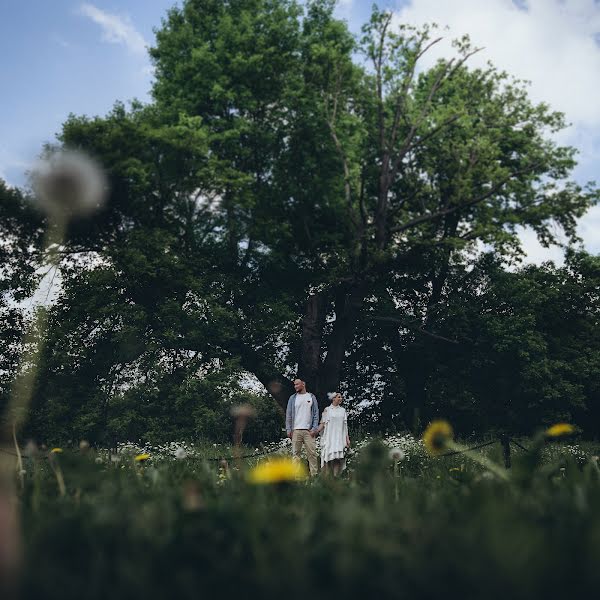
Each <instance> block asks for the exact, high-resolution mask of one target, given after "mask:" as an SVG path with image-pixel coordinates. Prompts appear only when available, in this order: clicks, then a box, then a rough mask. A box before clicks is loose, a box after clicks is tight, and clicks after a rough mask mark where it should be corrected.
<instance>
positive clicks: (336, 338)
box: [316, 285, 365, 410]
mask: <svg viewBox="0 0 600 600" xmlns="http://www.w3.org/2000/svg"><path fill="white" fill-rule="evenodd" d="M364 294H365V291H364V287H363V286H362V285H355V286H353V287H352V288H350V289H349V290H347V289H346V290H341V291H340V292H339V294H338V296H337V298H336V300H335V315H336V319H335V323H334V326H333V331H332V332H331V335H330V336H329V339H328V340H327V355H326V357H325V360H324V361H323V364H322V365H321V368H320V370H319V375H318V379H317V388H316V389H317V392H316V395H317V399H318V401H319V407H320V408H321V410H322V409H323V408H324V407H325V406H326V402H327V393H328V392H335V391H337V390H338V389H339V385H340V379H341V373H342V366H343V364H344V359H345V358H346V351H347V349H348V347H349V346H350V344H351V343H352V339H353V337H354V330H355V328H356V323H357V321H358V316H359V313H360V309H361V307H362V305H363V301H364Z"/></svg>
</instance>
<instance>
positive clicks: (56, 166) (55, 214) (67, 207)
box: [32, 150, 107, 223]
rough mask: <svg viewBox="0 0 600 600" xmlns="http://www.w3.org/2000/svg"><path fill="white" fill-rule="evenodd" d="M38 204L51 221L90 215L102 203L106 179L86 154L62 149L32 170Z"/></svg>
mask: <svg viewBox="0 0 600 600" xmlns="http://www.w3.org/2000/svg"><path fill="white" fill-rule="evenodd" d="M32 182H33V189H34V191H35V193H36V198H37V201H38V204H39V207H40V208H41V209H42V210H43V211H44V212H45V213H46V214H47V215H48V217H49V218H50V219H51V220H52V221H53V222H54V223H61V222H65V221H68V220H69V219H71V218H74V217H83V216H86V215H90V214H91V213H93V212H94V211H96V210H98V209H99V208H100V207H101V206H102V204H103V203H104V199H105V197H106V192H107V181H106V176H105V175H104V172H103V170H102V169H101V168H100V166H99V165H98V164H97V163H96V162H95V161H93V160H92V159H91V158H90V157H89V156H87V155H86V154H83V153H82V152H76V151H73V150H61V151H57V152H54V153H52V154H51V155H50V156H49V157H47V158H46V159H45V160H42V161H41V162H40V163H39V164H38V165H37V166H36V168H35V169H34V171H33V174H32Z"/></svg>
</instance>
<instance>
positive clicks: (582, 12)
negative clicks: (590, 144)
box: [396, 0, 600, 128]
mask: <svg viewBox="0 0 600 600" xmlns="http://www.w3.org/2000/svg"><path fill="white" fill-rule="evenodd" d="M519 4H522V2H519ZM396 19H397V21H398V22H403V23H412V24H419V25H420V24H423V23H431V22H435V23H438V24H439V25H440V26H448V27H449V32H448V35H447V36H446V39H445V40H444V42H443V43H441V44H439V45H438V46H437V47H436V49H435V51H432V52H431V55H430V57H429V59H428V60H429V61H430V63H431V62H432V61H433V60H434V59H437V58H438V57H439V56H440V55H446V56H448V55H449V54H450V53H451V49H450V40H451V39H452V38H456V37H458V36H460V35H462V34H465V33H468V34H469V35H470V36H471V39H472V41H473V43H474V44H475V45H476V46H483V47H484V48H485V49H484V51H482V52H480V53H479V54H478V55H476V56H474V57H472V58H471V59H470V64H471V65H473V66H485V64H486V62H487V61H488V60H491V61H492V62H493V63H494V64H495V65H496V66H497V67H499V68H501V69H505V70H506V71H508V72H509V73H510V74H512V75H515V76H516V77H519V78H522V79H527V80H530V81H531V88H530V93H531V97H532V99H533V100H535V101H546V102H549V103H550V105H551V106H552V107H553V108H555V109H557V110H561V111H563V112H565V114H566V115H567V118H568V119H569V120H571V121H572V122H573V124H574V125H576V126H583V127H594V128H600V103H598V102H595V101H594V98H595V97H596V90H598V89H599V87H600V46H599V45H598V43H597V42H596V39H595V36H596V34H597V33H598V32H600V9H599V8H598V5H597V3H596V2H595V1H594V0H529V1H528V2H527V9H526V10H523V9H520V8H518V7H517V6H516V4H515V2H513V0H485V2H482V1H481V0H446V1H444V2H440V1H439V0H412V2H411V3H410V4H409V5H405V6H401V7H400V8H399V9H398V10H397V12H396Z"/></svg>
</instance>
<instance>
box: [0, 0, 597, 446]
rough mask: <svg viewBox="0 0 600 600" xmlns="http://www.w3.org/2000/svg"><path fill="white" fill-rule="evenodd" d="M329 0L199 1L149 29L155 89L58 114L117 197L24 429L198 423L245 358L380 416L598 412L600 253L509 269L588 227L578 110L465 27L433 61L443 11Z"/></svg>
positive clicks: (97, 224) (79, 228) (278, 385)
mask: <svg viewBox="0 0 600 600" xmlns="http://www.w3.org/2000/svg"><path fill="white" fill-rule="evenodd" d="M333 8H334V2H332V1H329V0H313V1H309V2H307V3H306V4H304V5H302V4H300V3H297V2H294V1H291V0H228V1H223V0H185V1H184V2H183V3H182V5H181V7H175V8H173V9H171V10H170V11H169V12H168V14H167V16H166V18H165V20H164V21H163V24H162V26H161V27H160V28H159V29H158V30H157V32H156V43H155V45H154V47H153V48H151V50H150V55H151V57H152V59H153V61H154V65H155V69H156V76H155V82H154V85H153V90H152V93H153V100H152V102H150V103H148V104H145V105H142V104H140V103H137V102H134V103H132V105H131V106H130V107H129V108H126V107H125V106H124V105H123V104H116V105H115V107H114V109H113V110H112V112H110V113H109V114H108V115H106V116H104V117H94V118H90V117H85V116H74V115H73V116H71V117H69V119H68V120H67V121H66V122H65V123H64V126H63V130H62V133H61V134H60V136H59V140H58V141H59V144H61V145H65V146H69V147H77V148H81V149H83V150H86V151H88V152H89V153H91V154H92V155H94V156H95V157H97V158H98V159H99V160H100V161H101V162H102V164H103V165H104V166H105V168H106V170H107V173H108V175H109V177H110V182H111V195H110V201H109V203H108V204H107V206H106V208H105V209H104V210H103V212H102V213H101V214H100V215H99V216H98V217H96V218H94V219H93V220H92V219H90V220H87V221H81V222H78V223H77V224H76V225H74V226H73V227H71V229H70V230H69V236H68V241H67V243H66V246H65V248H64V257H65V258H64V261H63V265H62V275H63V281H64V284H63V290H62V293H61V296H60V298H59V300H58V302H57V303H56V305H55V306H54V307H53V308H52V309H51V322H52V323H53V327H52V329H51V330H50V332H49V334H48V335H49V340H48V344H47V349H46V354H45V369H46V370H45V372H44V376H43V377H42V378H41V380H40V385H39V389H38V391H37V395H36V408H35V411H34V417H33V419H32V425H31V428H32V431H33V432H35V431H38V432H39V431H42V430H44V426H43V423H48V422H53V423H57V422H60V423H62V424H63V425H64V427H63V429H61V432H63V433H64V434H65V435H66V434H67V433H66V432H68V431H74V430H76V431H77V433H78V434H81V435H84V434H85V435H86V436H87V437H94V436H95V437H96V438H98V439H101V438H105V437H106V436H109V437H110V436H112V437H113V438H114V437H115V436H117V437H118V436H127V435H129V436H131V435H136V436H143V435H146V434H148V432H150V431H152V432H156V431H158V430H159V429H160V426H158V425H157V423H164V422H165V419H167V420H168V422H169V423H170V425H169V427H172V429H171V431H174V430H176V429H177V428H181V429H180V430H185V431H186V434H189V435H199V432H200V431H204V430H203V429H202V427H205V425H203V426H200V425H199V424H200V423H201V421H202V417H201V416H198V415H200V414H201V413H202V411H206V410H209V409H208V408H207V406H208V407H210V406H213V407H214V406H216V405H214V404H212V405H211V402H213V400H211V398H215V397H216V396H215V394H217V395H218V393H221V392H222V390H223V389H224V388H223V386H224V385H225V387H226V388H227V389H229V390H230V392H231V393H229V396H230V397H233V396H235V394H239V393H242V392H241V391H240V390H239V387H236V386H237V384H235V381H236V377H237V375H236V374H239V373H242V372H247V373H251V374H252V375H254V376H255V377H256V379H257V380H258V381H260V382H261V383H262V385H263V386H264V388H265V389H266V390H267V391H268V392H269V394H270V395H271V396H273V397H274V398H275V400H276V401H277V403H278V404H279V405H280V406H284V405H285V402H286V401H287V398H288V396H289V394H290V393H291V392H292V391H293V390H292V387H291V382H290V378H291V377H292V376H294V375H295V374H299V376H300V377H302V378H303V379H305V380H306V381H307V383H308V387H309V388H310V389H312V390H314V391H315V392H316V393H317V396H318V398H319V400H320V402H321V403H323V402H324V401H325V398H326V393H327V392H329V391H333V390H336V389H340V388H341V389H343V390H344V391H346V392H347V394H348V395H349V396H350V397H353V398H355V400H356V401H357V402H358V401H360V400H364V399H369V400H371V401H374V402H375V403H374V407H371V408H370V409H369V411H371V414H373V415H377V417H378V419H379V420H380V422H381V423H382V424H384V425H385V426H387V425H390V424H391V423H393V422H398V423H399V425H398V426H413V425H414V426H416V427H418V423H419V421H420V420H421V419H423V418H427V417H428V416H430V415H433V414H436V413H437V412H448V411H451V412H453V413H454V414H456V415H462V417H461V418H462V419H463V421H464V423H465V426H467V424H468V426H472V427H474V428H475V427H480V428H481V427H485V428H489V427H505V428H509V427H512V428H513V429H515V428H517V429H526V428H528V427H533V426H534V424H535V423H536V422H537V421H539V420H540V419H543V418H550V416H560V415H564V416H565V417H566V416H567V414H569V415H575V414H577V415H583V414H589V411H597V403H598V389H597V385H596V384H595V383H594V381H593V379H594V378H593V377H590V374H591V373H594V372H595V373H597V371H598V361H599V354H598V347H597V342H596V341H595V340H594V336H593V334H592V332H593V330H594V327H597V318H598V298H597V293H594V289H596V290H597V287H596V288H594V286H597V285H598V270H599V265H598V261H597V259H596V258H594V257H589V256H585V255H581V254H572V255H571V259H570V262H568V263H567V265H566V266H565V267H564V268H556V267H552V266H545V267H540V268H538V267H529V268H526V269H524V270H521V271H517V272H507V271H505V269H504V267H503V265H505V264H506V263H507V262H511V261H512V262H514V260H515V259H516V258H518V256H519V254H520V253H521V247H520V240H519V236H518V233H519V231H520V228H522V227H530V228H533V230H535V232H536V233H537V235H538V238H539V240H540V241H541V242H542V243H543V244H546V245H547V244H550V243H552V242H556V241H557V239H558V238H557V232H558V231H561V232H562V233H563V234H564V235H565V236H566V239H567V240H568V241H569V242H575V241H577V237H576V220H577V218H578V217H580V216H581V215H583V214H584V212H585V211H586V210H587V209H588V208H589V207H590V206H591V205H592V204H593V203H594V202H596V200H597V190H596V189H595V188H594V187H593V186H591V185H590V186H587V187H582V186H581V185H578V184H577V183H576V182H574V181H573V180H572V179H571V178H570V174H571V172H572V170H573V167H574V166H575V150H574V149H573V148H570V147H564V146H561V145H560V144H558V143H557V142H556V141H555V138H554V137H553V134H554V133H556V132H558V131H560V130H561V129H563V128H564V127H566V122H565V119H564V116H563V115H562V114H560V113H557V112H554V111H552V110H551V108H550V107H549V106H547V105H546V104H534V103H533V102H532V101H531V100H530V99H529V97H528V95H527V90H526V87H525V86H524V84H522V83H520V82H519V81H515V80H514V79H512V78H511V77H510V76H509V75H508V74H506V73H503V72H500V71H498V70H497V69H496V68H494V67H493V66H489V67H487V68H485V69H480V68H478V69H476V68H471V67H470V64H469V59H470V57H471V56H472V55H473V54H474V53H476V52H478V51H479V50H478V49H477V48H474V47H473V46H472V45H471V43H470V41H469V40H468V38H463V39H460V40H457V41H456V42H455V44H454V55H453V56H450V57H447V58H445V59H443V60H440V61H438V62H437V63H436V64H435V65H434V66H433V67H432V68H429V69H426V68H423V67H422V66H421V62H422V58H423V56H424V55H425V54H426V53H427V52H428V51H430V50H431V48H432V47H433V46H434V45H435V44H437V43H438V42H439V40H440V38H439V37H438V33H437V30H436V28H435V27H433V26H424V27H423V28H420V29H415V28H411V27H408V26H404V25H398V24H396V23H395V22H394V20H393V18H392V15H391V14H390V13H388V12H384V11H380V10H378V9H377V8H374V10H373V14H372V17H371V19H370V21H369V22H368V23H366V24H365V26H364V27H363V30H362V35H361V36H359V37H358V38H357V37H355V36H353V35H352V34H351V33H350V32H349V30H348V28H347V25H346V23H345V22H343V21H340V20H338V19H336V18H335V17H334V15H333ZM0 192H2V206H3V208H2V210H5V208H4V206H6V207H8V208H7V209H6V210H8V209H9V208H10V206H11V203H12V204H15V202H16V204H15V206H19V207H21V206H23V202H22V198H20V196H18V192H9V191H7V190H6V189H5V188H2V189H0ZM11 194H12V195H11ZM14 194H17V196H16V197H17V200H18V202H17V201H14V199H11V198H13V195H14ZM19 210H22V209H21V208H20V209H19ZM11 218H12V217H11ZM21 222H23V223H29V225H19V227H25V228H27V227H28V229H26V230H23V231H21V230H17V229H14V228H13V229H12V233H18V238H19V239H20V240H22V241H21V242H20V243H21V244H29V245H34V246H35V245H37V247H39V241H40V233H39V232H40V223H39V222H36V221H35V218H34V217H27V218H25V217H24V216H22V218H20V219H19V223H21ZM34 225H35V226H34ZM482 248H484V249H485V250H486V253H487V254H486V255H484V256H483V257H480V258H478V259H476V258H475V256H476V255H477V253H480V252H481V249H482ZM0 251H2V248H0ZM38 258H39V257H38ZM23 264H25V263H23ZM31 268H32V266H31V263H28V266H27V268H25V270H22V271H20V272H22V273H27V272H29V271H27V269H29V270H30V271H31ZM11 285H13V286H16V285H18V280H17V279H15V278H14V277H13V278H12V279H11ZM584 290H586V291H584ZM565 323H571V324H572V327H570V328H569V329H568V331H562V327H563V326H564V324H565ZM586 344H589V346H590V347H591V348H594V350H593V352H591V353H589V355H588V354H586V357H585V358H583V354H584V352H583V350H582V348H583V347H584V345H586ZM586 374H587V375H586ZM596 379H597V378H596ZM225 382H229V383H227V384H226V383H225ZM207 386H208V387H207ZM228 386H229V387H228ZM595 386H596V387H595ZM218 390H221V392H218ZM236 390H237V391H236ZM243 393H248V392H247V391H246V392H243ZM257 401H258V400H257ZM261 402H263V404H264V406H265V407H266V406H267V405H266V403H264V399H263V400H262V401H261ZM594 403H595V404H594ZM263 404H261V406H262V405H263ZM109 407H110V408H109ZM485 407H489V410H488V408H485ZM594 407H595V408H594ZM534 409H535V410H534ZM538 409H539V410H538ZM210 410H213V409H210ZM215 410H216V409H215ZM264 410H265V411H267V412H268V409H267V408H265V409H264ZM586 411H588V413H586ZM217 412H218V411H217ZM265 414H266V413H265ZM269 414H270V413H269ZM74 415H76V416H77V418H76V419H75V420H74ZM193 415H196V416H193ZM494 415H497V418H496V416H494ZM269 418H271V417H269ZM152 419H155V421H154V424H152ZM507 419H508V420H507ZM536 420H537V421H536ZM136 421H137V423H138V424H139V423H141V422H142V421H143V422H144V423H145V425H144V426H143V427H138V425H136ZM194 423H195V424H194ZM69 428H71V429H69ZM205 429H206V427H205Z"/></svg>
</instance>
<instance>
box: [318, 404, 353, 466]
mask: <svg viewBox="0 0 600 600" xmlns="http://www.w3.org/2000/svg"><path fill="white" fill-rule="evenodd" d="M330 397H331V405H330V406H328V407H327V408H326V409H325V410H324V411H323V415H322V416H321V424H320V425H319V428H318V432H319V433H321V432H323V433H322V435H321V468H322V469H325V471H326V472H331V473H333V475H339V474H340V473H341V472H342V471H343V470H344V469H345V468H346V459H345V457H344V450H345V449H346V448H349V447H350V437H349V436H348V416H347V415H346V409H345V408H343V407H342V406H341V404H342V395H341V394H340V393H339V392H336V393H335V394H332V395H331V396H330Z"/></svg>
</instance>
